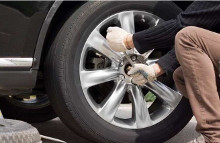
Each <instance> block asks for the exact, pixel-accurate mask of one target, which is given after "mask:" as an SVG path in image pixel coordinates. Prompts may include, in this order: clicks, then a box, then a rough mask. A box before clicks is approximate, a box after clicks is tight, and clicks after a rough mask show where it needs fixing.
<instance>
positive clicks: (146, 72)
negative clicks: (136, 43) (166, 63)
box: [128, 64, 157, 85]
mask: <svg viewBox="0 0 220 143" xmlns="http://www.w3.org/2000/svg"><path fill="white" fill-rule="evenodd" d="M128 75H130V76H131V77H132V83H135V84H137V85H144V84H145V83H147V82H152V81H154V80H156V79H157V78H156V73H155V70H154V68H153V65H150V66H147V65H145V64H134V67H132V68H131V70H130V71H129V72H128Z"/></svg>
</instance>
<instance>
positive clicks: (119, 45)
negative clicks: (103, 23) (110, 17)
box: [106, 27, 130, 52]
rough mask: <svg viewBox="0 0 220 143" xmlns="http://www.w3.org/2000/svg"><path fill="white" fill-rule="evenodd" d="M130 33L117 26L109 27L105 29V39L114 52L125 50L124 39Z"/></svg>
mask: <svg viewBox="0 0 220 143" xmlns="http://www.w3.org/2000/svg"><path fill="white" fill-rule="evenodd" d="M129 34H130V33H128V32H126V31H125V30H123V29H122V28H119V27H109V28H108V29H107V36H106V39H107V41H108V44H109V46H110V48H111V49H112V50H114V51H116V52H125V51H126V50H128V49H127V48H126V46H125V43H124V39H125V38H126V36H127V35H129Z"/></svg>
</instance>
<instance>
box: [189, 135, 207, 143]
mask: <svg viewBox="0 0 220 143" xmlns="http://www.w3.org/2000/svg"><path fill="white" fill-rule="evenodd" d="M187 143H206V142H205V138H204V136H203V135H200V136H199V137H197V138H195V139H193V140H191V141H189V142H187Z"/></svg>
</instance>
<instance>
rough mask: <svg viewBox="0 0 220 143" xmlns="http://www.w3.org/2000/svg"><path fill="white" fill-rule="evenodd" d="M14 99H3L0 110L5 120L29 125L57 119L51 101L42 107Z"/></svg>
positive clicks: (0, 102)
mask: <svg viewBox="0 0 220 143" xmlns="http://www.w3.org/2000/svg"><path fill="white" fill-rule="evenodd" d="M12 98H13V97H1V98H0V109H1V111H2V114H3V116H4V118H8V119H16V120H22V121H25V122H28V123H40V122H45V121H49V120H52V119H54V118H56V117H57V115H56V113H55V112H54V110H53V108H52V106H51V105H50V103H49V99H48V98H47V99H45V100H47V101H45V102H46V103H43V104H41V103H40V104H41V105H39V104H33V103H26V104H25V103H22V102H20V101H21V100H18V99H12Z"/></svg>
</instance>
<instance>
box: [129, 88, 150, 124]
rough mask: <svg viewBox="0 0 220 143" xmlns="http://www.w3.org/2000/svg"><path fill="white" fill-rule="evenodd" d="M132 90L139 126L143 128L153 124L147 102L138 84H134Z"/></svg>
mask: <svg viewBox="0 0 220 143" xmlns="http://www.w3.org/2000/svg"><path fill="white" fill-rule="evenodd" d="M130 91H131V95H132V98H133V107H134V109H133V113H134V118H135V120H136V125H137V127H138V128H143V127H147V126H150V125H152V120H151V118H150V114H149V112H148V108H147V103H146V101H145V100H144V96H143V93H142V91H141V89H139V88H138V87H137V86H132V87H131V90H130Z"/></svg>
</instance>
